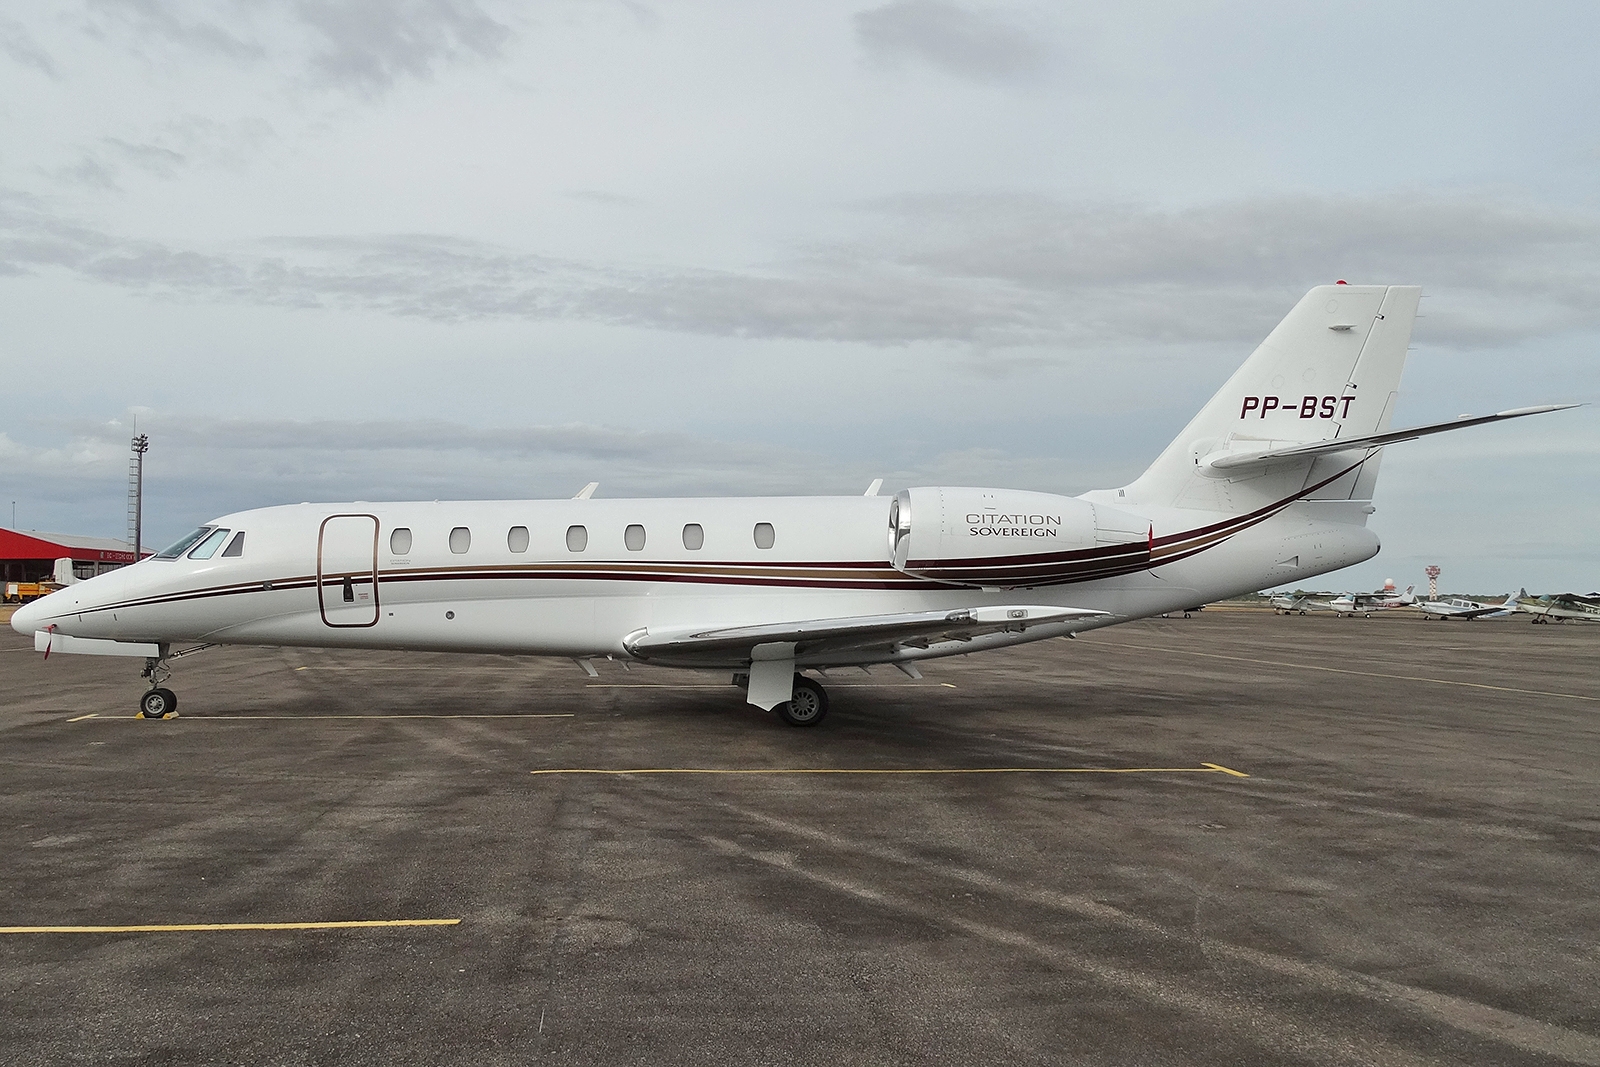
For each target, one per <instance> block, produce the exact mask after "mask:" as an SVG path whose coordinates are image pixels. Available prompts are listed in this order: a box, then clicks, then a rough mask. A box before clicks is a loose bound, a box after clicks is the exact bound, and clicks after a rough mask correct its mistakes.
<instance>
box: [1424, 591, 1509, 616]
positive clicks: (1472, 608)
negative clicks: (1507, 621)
mask: <svg viewBox="0 0 1600 1067" xmlns="http://www.w3.org/2000/svg"><path fill="white" fill-rule="evenodd" d="M1414 606H1415V607H1416V609H1417V610H1418V611H1420V612H1422V617H1423V618H1424V619H1431V618H1435V617H1437V618H1440V619H1503V618H1505V617H1506V616H1508V615H1515V614H1516V613H1517V597H1516V594H1515V593H1507V594H1506V598H1505V600H1504V601H1503V602H1501V603H1499V604H1485V603H1482V602H1480V601H1477V600H1468V599H1467V598H1466V597H1459V596H1452V597H1444V598H1443V599H1440V600H1419V601H1417V602H1416V604H1415V605H1414Z"/></svg>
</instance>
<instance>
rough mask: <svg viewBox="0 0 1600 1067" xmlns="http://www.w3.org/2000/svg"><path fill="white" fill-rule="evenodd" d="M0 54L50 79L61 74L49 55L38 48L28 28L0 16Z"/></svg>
mask: <svg viewBox="0 0 1600 1067" xmlns="http://www.w3.org/2000/svg"><path fill="white" fill-rule="evenodd" d="M0 54H4V55H7V56H10V57H11V60H12V61H13V62H15V63H20V64H22V65H23V66H25V67H32V68H34V69H35V70H38V71H42V72H43V73H45V74H48V75H50V77H52V78H56V77H59V76H60V74H61V71H60V69H59V68H58V67H57V66H56V63H55V60H53V59H51V58H50V53H48V52H46V51H45V50H44V49H43V48H40V47H39V45H38V43H37V42H35V41H34V39H33V35H32V34H31V33H29V32H28V28H27V27H26V26H24V25H23V24H22V23H20V22H18V21H17V20H16V19H9V18H6V17H4V16H0Z"/></svg>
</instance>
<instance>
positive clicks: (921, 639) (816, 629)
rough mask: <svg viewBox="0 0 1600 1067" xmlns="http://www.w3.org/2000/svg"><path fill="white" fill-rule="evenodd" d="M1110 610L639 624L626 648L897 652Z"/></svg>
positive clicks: (1000, 609) (645, 653) (658, 658)
mask: <svg viewBox="0 0 1600 1067" xmlns="http://www.w3.org/2000/svg"><path fill="white" fill-rule="evenodd" d="M1109 614H1110V613H1109V612H1104V611H1091V610H1089V609H1087V608H1057V607H1048V606H1039V605H1033V604H1007V605H1000V606H997V607H981V608H960V609H958V610H956V611H912V612H901V613H897V614H893V615H856V616H851V617H848V618H840V619H807V620H804V621H801V622H780V623H763V624H761V625H757V626H726V627H718V628H711V629H698V630H688V629H680V630H662V631H656V632H652V631H649V630H641V631H639V632H638V633H635V634H630V635H629V636H628V637H627V638H626V639H624V641H623V646H624V647H625V648H626V649H627V650H628V652H629V654H630V655H633V656H635V657H637V658H639V659H642V660H650V661H654V662H658V663H668V662H681V663H686V664H687V663H714V664H721V663H727V662H732V661H748V660H750V659H751V656H752V652H753V650H754V649H755V648H756V646H758V645H772V644H778V645H788V644H793V645H794V658H795V659H796V660H803V661H804V660H810V661H816V660H819V659H825V658H826V657H827V656H830V655H838V654H847V655H846V658H847V660H854V659H856V658H858V657H859V656H861V655H862V654H863V653H868V654H870V653H875V652H882V653H885V654H886V655H892V654H893V653H895V652H897V651H899V650H900V649H903V648H927V647H929V646H930V645H934V644H939V643H941V642H946V641H963V642H964V641H971V640H972V639H973V638H975V637H981V636H983V635H985V634H997V633H1022V632H1024V631H1027V630H1029V629H1032V628H1034V627H1038V626H1053V625H1060V624H1063V623H1073V622H1085V621H1088V620H1090V619H1096V618H1105V617H1108V616H1109Z"/></svg>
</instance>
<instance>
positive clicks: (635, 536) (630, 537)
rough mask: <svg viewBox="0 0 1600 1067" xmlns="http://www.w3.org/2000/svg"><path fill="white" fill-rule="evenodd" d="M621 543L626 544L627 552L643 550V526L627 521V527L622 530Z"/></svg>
mask: <svg viewBox="0 0 1600 1067" xmlns="http://www.w3.org/2000/svg"><path fill="white" fill-rule="evenodd" d="M622 543H623V544H625V545H627V546H628V551H629V552H640V551H643V550H644V527H643V526H640V525H639V524H638V523H636V522H634V523H629V524H628V528H627V529H626V530H624V531H622Z"/></svg>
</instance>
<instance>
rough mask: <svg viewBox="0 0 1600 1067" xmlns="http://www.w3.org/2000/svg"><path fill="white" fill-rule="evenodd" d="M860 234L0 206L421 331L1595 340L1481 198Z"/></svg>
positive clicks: (212, 273) (93, 268)
mask: <svg viewBox="0 0 1600 1067" xmlns="http://www.w3.org/2000/svg"><path fill="white" fill-rule="evenodd" d="M863 220H864V222H865V223H866V226H865V227H864V228H865V229H867V230H868V231H869V232H870V236H868V237H865V238H861V239H857V240H855V241H852V242H849V243H846V244H838V243H836V244H829V245H823V246H818V247H814V248H811V249H809V250H807V251H805V252H804V253H803V254H797V255H795V256H793V257H791V258H790V259H789V260H787V261H784V262H781V263H778V264H776V265H773V266H771V267H768V268H765V269H760V270H757V269H750V270H744V271H731V270H722V271H717V270H703V269H695V268H688V267H685V268H677V269H671V268H668V269H646V268H633V267H627V266H618V265H612V264H597V263H585V262H579V261H574V260H570V259H558V258H552V257H545V256H539V255H534V254H530V253H525V252H519V251H515V250H512V249H507V248H503V247H500V246H496V245H491V244H486V243H483V242H477V241H470V240H466V239H459V238H447V237H438V236H428V235H393V236H389V237H379V238H366V237H362V238H356V237H322V238H282V239H273V240H263V241H258V242H255V243H254V244H252V245H247V246H244V247H243V248H242V249H241V250H226V251H225V250H219V249H215V248H211V249H208V248H183V247H178V246H174V245H168V244H162V243H158V242H154V241H138V240H131V239H127V238H122V237H119V236H117V235H114V234H110V233H106V232H102V231H99V230H96V229H94V228H92V227H89V226H87V225H84V224H82V223H78V222H75V221H73V220H70V219H64V218H59V217H56V216H53V215H52V214H50V213H49V212H48V211H47V210H46V208H45V206H44V205H43V204H42V202H39V201H37V200H30V199H28V198H25V197H19V196H11V197H9V198H5V199H0V264H3V265H4V268H5V269H7V270H8V271H9V272H12V273H16V272H26V271H37V270H46V269H52V268H54V269H64V270H67V271H70V272H73V273H75V274H78V275H80V276H82V277H86V278H90V279H94V280H97V281H101V282H105V283H108V284H113V285H117V286H121V287H126V288H130V289H139V290H146V291H151V292H155V293H160V294H166V295H169V296H173V297H179V298H184V299H204V300H228V301H239V302H247V303H256V304H267V305H277V306H288V307H324V308H350V309H363V310H376V311H380V312H384V313H387V314H391V315H397V316H405V317H420V318H426V319H433V320H438V321H461V320H468V319H485V318H510V319H522V320H532V321H538V320H572V321H586V322H600V323H608V324H614V325H626V326H638V327H645V328H653V329H664V330H671V331H677V332H684V333H699V334H710V335H724V336H745V337H761V338H801V339H809V340H833V341H864V342H867V343H871V344H879V345H898V344H906V343H911V342H917V341H947V342H955V343H961V344H968V345H974V346H979V347H982V348H1000V347H1012V346H1018V345H1035V346H1049V347H1055V348H1061V349H1073V348H1087V347H1090V346H1106V345H1117V344H1144V343H1151V342H1154V343H1174V342H1197V341H1228V342H1238V341H1246V342H1248V341H1254V340H1258V339H1259V338H1260V337H1261V336H1263V335H1264V334H1265V332H1266V330H1267V329H1269V328H1270V327H1271V325H1272V324H1273V323H1274V322H1275V321H1276V320H1277V318H1278V317H1280V316H1281V315H1282V314H1283V311H1284V310H1285V308H1286V306H1287V301H1290V300H1292V299H1293V298H1294V297H1295V296H1297V295H1298V293H1299V292H1300V291H1303V290H1304V289H1305V288H1307V287H1309V286H1310V285H1312V284H1317V283H1320V282H1328V281H1332V280H1334V278H1336V277H1347V278H1349V279H1350V280H1352V281H1391V282H1420V283H1422V284H1424V285H1425V286H1427V287H1429V288H1430V290H1432V291H1435V292H1440V293H1443V294H1444V295H1443V297H1442V298H1441V299H1440V300H1438V301H1437V302H1436V303H1435V304H1434V305H1432V306H1431V307H1430V314H1431V316H1432V317H1431V318H1430V320H1429V322H1428V325H1427V332H1428V338H1429V340H1430V341H1432V342H1434V343H1446V344H1453V345H1456V346H1460V347H1483V346H1490V345H1498V344H1504V343H1507V342H1514V341H1518V340H1521V339H1526V338H1530V337H1539V336H1548V335H1552V334H1558V333H1562V332H1567V331H1574V330H1586V329H1595V328H1600V219H1597V218H1596V217H1594V216H1592V215H1589V214H1585V213H1582V212H1577V211H1570V210H1558V209H1553V208H1532V207H1525V206H1521V205H1517V204H1510V203H1504V202H1499V201H1494V200H1488V199H1470V198H1456V199H1451V198H1439V197H1422V196H1410V195H1388V196H1373V197H1364V198H1362V197H1336V198H1313V197H1305V198H1293V199H1289V198H1278V199H1260V200H1249V201H1238V202H1232V203H1224V204H1215V205H1201V206H1197V207H1192V208H1185V209H1177V210H1156V209H1151V208H1143V207H1134V206H1104V205H1082V204H1069V203H1064V202H1061V201H1056V200H1050V199H1046V198H1039V197H992V196H991V197H975V196H973V197H919V198H900V199H896V200H891V201H882V202H877V203H873V204H870V205H867V206H866V207H865V208H864V209H863Z"/></svg>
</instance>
